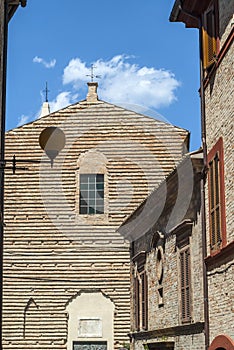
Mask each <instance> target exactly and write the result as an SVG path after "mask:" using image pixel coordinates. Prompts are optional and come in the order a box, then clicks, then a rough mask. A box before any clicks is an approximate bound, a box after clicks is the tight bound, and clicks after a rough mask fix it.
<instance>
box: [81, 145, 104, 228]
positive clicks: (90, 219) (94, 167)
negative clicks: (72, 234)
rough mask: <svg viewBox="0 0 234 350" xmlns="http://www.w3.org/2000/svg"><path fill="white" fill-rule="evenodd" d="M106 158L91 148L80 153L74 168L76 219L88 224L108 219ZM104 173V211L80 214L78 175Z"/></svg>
mask: <svg viewBox="0 0 234 350" xmlns="http://www.w3.org/2000/svg"><path fill="white" fill-rule="evenodd" d="M107 162H108V160H107V158H106V156H105V154H104V153H102V152H101V151H99V150H98V149H91V150H87V151H85V152H83V153H81V154H80V155H79V157H78V160H77V169H76V200H75V203H76V205H75V212H76V215H77V219H78V220H82V222H83V221H85V222H87V223H88V224H94V225H96V224H97V225H98V224H99V223H104V222H106V223H107V222H108V220H109V176H108V170H107ZM82 174H89V175H95V174H96V175H97V174H101V175H104V213H103V214H99V213H98V214H80V175H82Z"/></svg>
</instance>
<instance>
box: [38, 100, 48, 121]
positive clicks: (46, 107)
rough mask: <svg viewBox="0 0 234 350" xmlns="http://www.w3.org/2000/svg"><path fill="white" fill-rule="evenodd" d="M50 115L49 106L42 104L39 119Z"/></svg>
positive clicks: (45, 103) (46, 103)
mask: <svg viewBox="0 0 234 350" xmlns="http://www.w3.org/2000/svg"><path fill="white" fill-rule="evenodd" d="M48 114H50V105H49V102H47V101H46V102H43V105H42V109H41V114H40V116H39V118H41V117H44V116H45V115H48Z"/></svg>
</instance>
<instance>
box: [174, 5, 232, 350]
mask: <svg viewBox="0 0 234 350" xmlns="http://www.w3.org/2000/svg"><path fill="white" fill-rule="evenodd" d="M170 20H171V21H176V22H183V23H185V25H186V27H192V28H198V30H199V35H200V78H201V79H200V83H201V86H200V95H201V121H202V143H203V152H204V170H205V173H206V182H205V184H204V191H205V198H204V199H203V208H204V209H203V225H202V226H203V230H202V234H203V242H204V276H205V279H204V282H205V289H204V293H205V294H204V299H205V300H207V303H206V302H205V308H204V311H205V335H206V344H205V349H209V350H217V349H224V350H233V349H234V327H233V324H234V316H233V293H234V285H233V262H234V224H233V203H234V194H233V187H234V186H233V173H234V171H233V170H234V165H233V164H234V162H233V115H234V102H233V84H234V70H233V67H234V46H233V38H234V2H233V1H232V0H206V1H196V0H194V1H187V0H183V1H178V0H177V1H175V4H174V7H173V10H172V13H171V17H170Z"/></svg>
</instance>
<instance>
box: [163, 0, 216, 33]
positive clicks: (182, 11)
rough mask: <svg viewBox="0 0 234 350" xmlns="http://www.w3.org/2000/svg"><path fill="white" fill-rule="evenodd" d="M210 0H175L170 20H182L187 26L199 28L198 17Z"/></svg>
mask: <svg viewBox="0 0 234 350" xmlns="http://www.w3.org/2000/svg"><path fill="white" fill-rule="evenodd" d="M210 2H211V0H202V1H201V0H176V1H175V3H174V6H173V8H172V11H171V14H170V18H169V20H170V22H183V23H184V24H185V26H186V27H187V28H199V18H200V17H201V15H202V13H203V12H204V11H205V10H206V9H207V8H208V6H209V4H210Z"/></svg>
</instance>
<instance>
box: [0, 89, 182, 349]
mask: <svg viewBox="0 0 234 350" xmlns="http://www.w3.org/2000/svg"><path fill="white" fill-rule="evenodd" d="M88 86H89V90H88V94H87V98H86V100H84V101H80V102H79V103H76V104H74V105H71V106H69V107H67V108H64V109H62V110H60V111H57V112H54V113H51V114H50V113H49V110H48V109H47V113H49V114H48V115H44V116H42V117H41V118H40V119H38V120H36V121H34V122H32V123H29V124H26V125H24V126H22V127H19V128H16V129H13V130H10V131H9V132H7V134H6V159H11V158H12V156H14V155H15V157H16V171H15V174H12V171H11V169H8V168H7V169H6V174H5V242H4V303H3V308H4V309H3V317H4V318H3V348H4V349H6V350H7V349H13V348H14V349H18V350H21V349H22V350H23V349H24V350H26V349H29V350H32V349H40V350H43V349H46V350H48V349H50V350H52V349H54V350H55V349H56V350H58V349H64V350H65V349H66V350H78V349H79V350H82V349H89V348H92V349H104V350H105V349H108V350H113V349H119V348H121V347H123V346H124V345H125V343H128V342H129V338H128V336H127V334H128V333H129V330H130V278H129V261H130V257H129V242H128V240H127V237H124V236H122V235H121V234H120V233H118V232H116V230H117V228H118V227H119V226H120V225H121V224H122V222H123V221H124V220H125V219H126V217H128V216H129V215H130V214H131V213H132V212H133V211H134V210H135V209H136V208H137V207H138V205H139V204H140V203H141V202H142V200H143V199H144V198H145V197H146V196H147V195H148V194H149V193H150V192H152V190H153V189H154V188H155V187H157V186H158V184H159V183H160V182H161V181H162V179H163V178H165V176H167V175H168V174H169V173H170V172H171V171H172V169H173V168H174V167H175V165H176V164H178V163H179V162H180V160H181V158H182V157H183V155H184V152H185V149H186V148H187V147H188V132H187V131H186V130H183V129H180V128H178V127H175V126H172V125H170V124H167V123H165V122H162V121H160V120H156V119H153V118H151V117H147V116H144V115H141V114H138V113H136V112H133V111H130V110H127V109H124V108H121V107H118V106H115V105H113V104H110V103H107V102H105V101H101V100H99V99H98V96H97V84H96V83H89V84H88ZM44 107H45V108H44V109H43V114H46V112H45V110H46V108H48V106H44ZM50 126H54V127H58V128H60V129H61V130H62V131H63V132H64V134H65V137H66V145H65V147H64V149H63V150H62V151H61V152H60V153H59V155H58V156H57V157H56V159H55V161H54V165H53V168H51V166H50V162H48V158H47V157H46V155H44V153H43V151H42V150H41V149H40V146H39V144H38V138H39V135H40V134H41V132H42V131H43V130H44V129H45V128H46V127H50ZM25 159H26V160H31V161H32V162H31V163H26V164H24V163H23V160H25ZM38 160H40V162H39V163H37V161H38ZM17 161H22V163H21V162H17ZM10 164H11V163H9V164H8V163H7V165H8V167H10ZM25 167H26V169H25Z"/></svg>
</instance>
